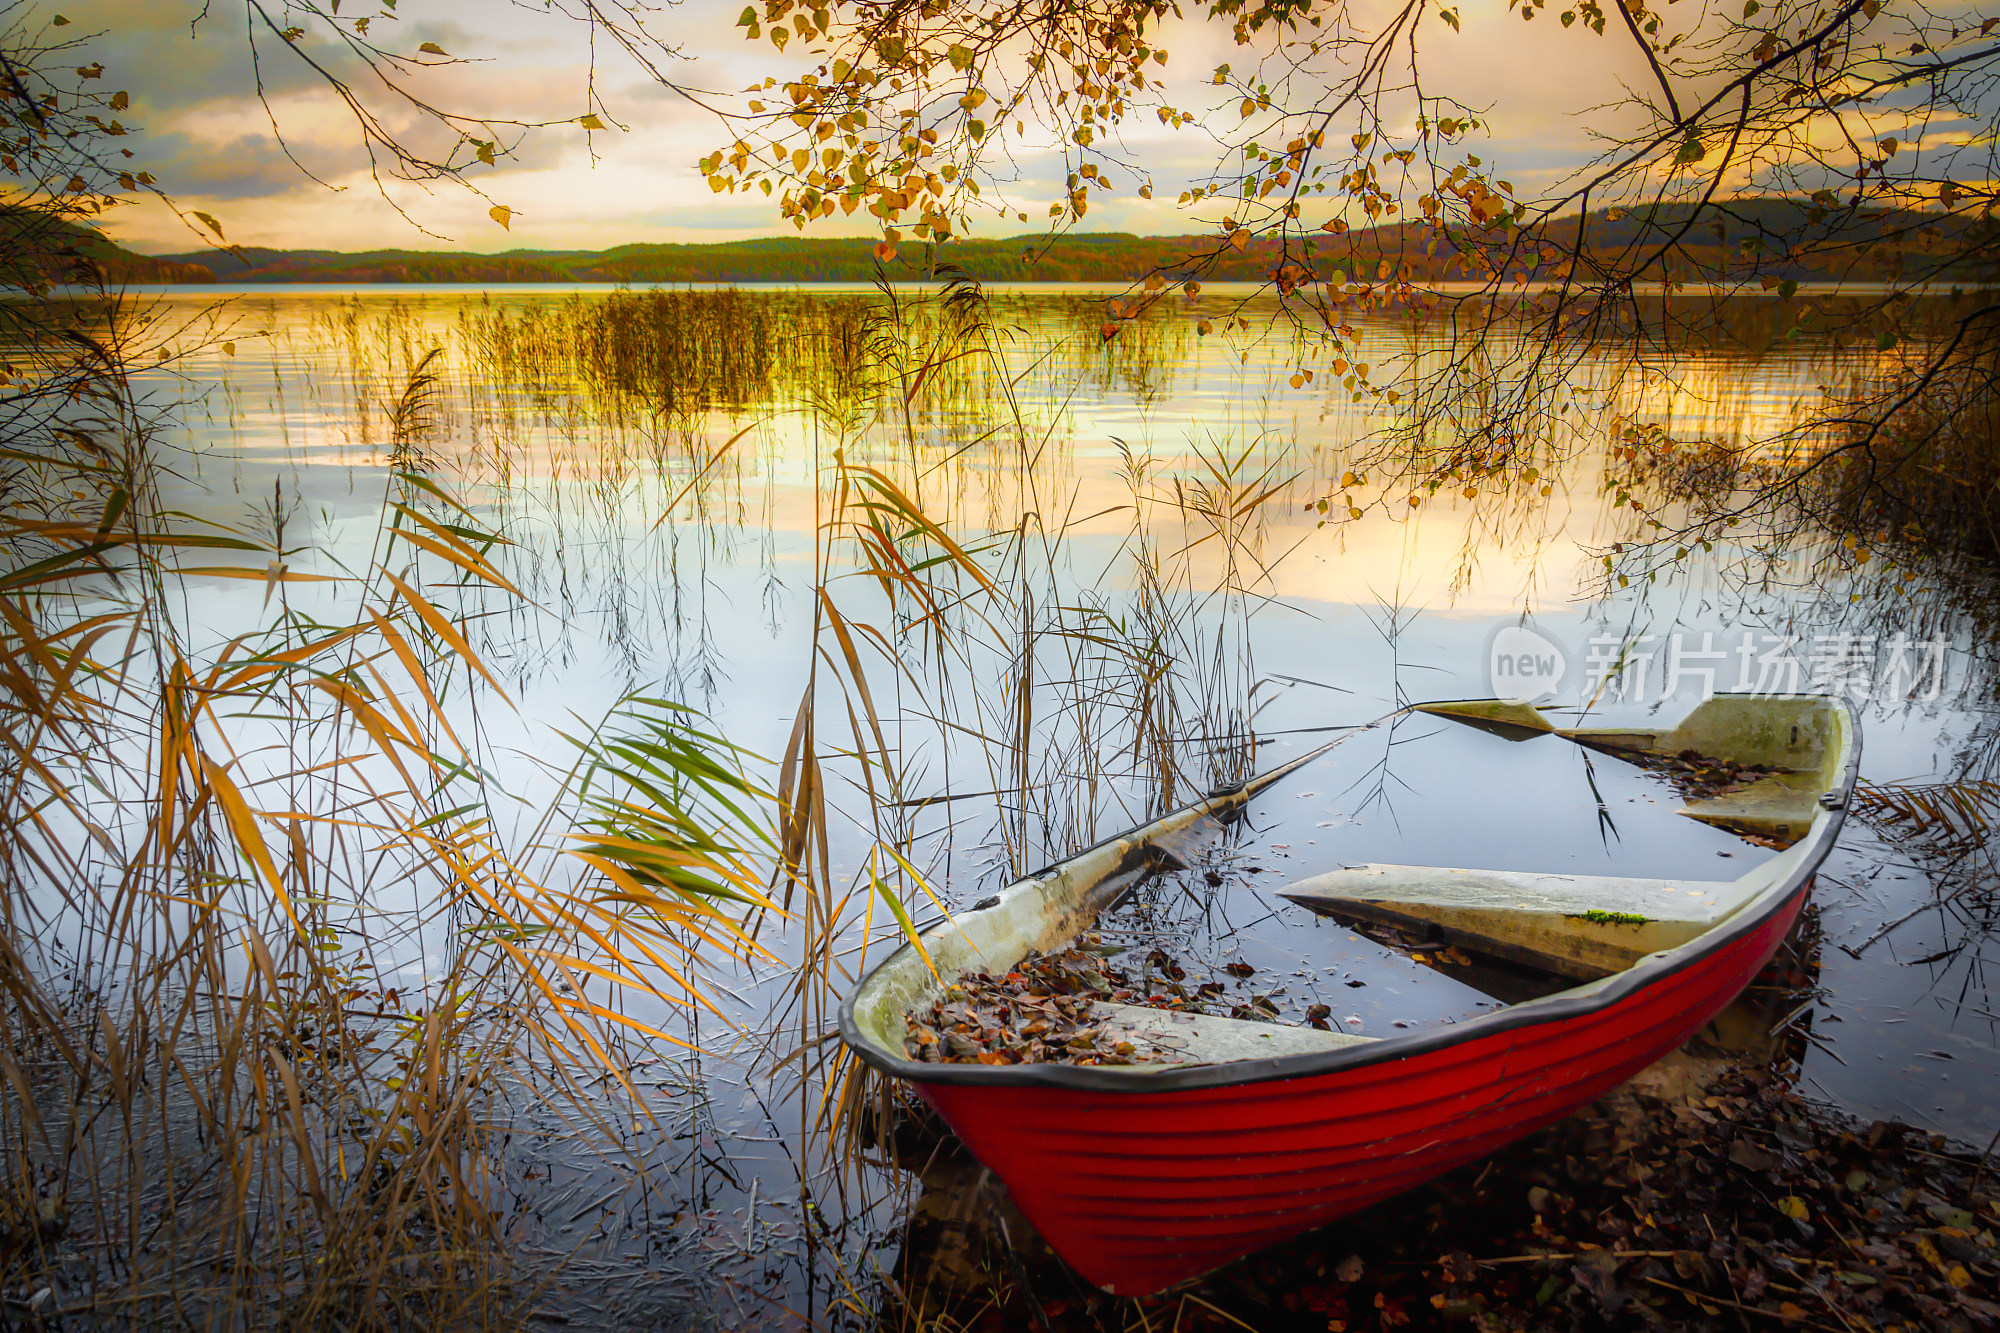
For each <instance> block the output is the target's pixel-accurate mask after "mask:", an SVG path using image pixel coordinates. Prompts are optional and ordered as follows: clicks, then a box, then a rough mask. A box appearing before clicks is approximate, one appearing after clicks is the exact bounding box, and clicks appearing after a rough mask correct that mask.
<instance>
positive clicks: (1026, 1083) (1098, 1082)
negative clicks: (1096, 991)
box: [840, 695, 1861, 1096]
mask: <svg viewBox="0 0 2000 1333" xmlns="http://www.w3.org/2000/svg"><path fill="white" fill-rule="evenodd" d="M1765 697H1771V698H1777V697H1794V698H1797V697H1817V698H1825V699H1827V700H1828V702H1830V703H1831V704H1832V705H1833V706H1834V707H1835V708H1837V709H1839V710H1840V712H1841V714H1842V720H1843V723H1844V725H1845V727H1846V729H1847V735H1846V737H1845V740H1846V747H1845V748H1846V755H1845V756H1844V758H1843V761H1842V764H1841V769H1840V776H1839V779H1838V780H1837V782H1836V783H1835V784H1834V785H1832V786H1831V787H1829V788H1828V789H1827V793H1826V794H1836V793H1837V794H1838V796H1839V798H1840V799H1839V801H1838V803H1837V804H1834V805H1832V806H1830V807H1825V808H1824V813H1823V816H1822V817H1820V818H1816V819H1815V820H1814V821H1813V826H1812V827H1811V829H1809V830H1808V831H1807V833H1806V836H1805V838H1803V839H1801V840H1800V841H1801V842H1803V843H1806V844H1807V846H1806V849H1805V851H1804V852H1803V853H1802V854H1801V855H1800V857H1799V861H1798V864H1797V865H1795V866H1794V867H1793V868H1792V870H1791V871H1790V872H1789V873H1787V874H1786V875H1785V877H1784V878H1783V879H1782V880H1780V881H1778V882H1777V883H1776V884H1774V885H1772V886H1771V887H1770V888H1767V889H1766V890H1764V892H1762V893H1761V894H1759V895H1758V896H1757V897H1756V898H1753V899H1751V900H1750V901H1749V902H1746V903H1744V904H1743V906H1742V907H1741V908H1740V909H1739V910H1737V911H1736V912H1734V913H1732V914H1731V915H1730V916H1729V917H1728V918H1727V919H1725V920H1723V921H1721V922H1718V923H1717V924H1716V925H1715V926H1713V927H1712V928H1710V929H1709V930H1707V931H1704V932H1703V933H1702V934H1701V935H1698V936H1696V937H1695V938H1694V939H1692V940H1689V941H1688V942H1687V943H1685V944H1681V945H1677V946H1675V947H1674V948H1672V949H1669V950H1664V951H1662V952H1659V953H1653V954H1648V955H1646V957H1644V958H1642V959H1640V960H1639V961H1638V962H1637V963H1634V964H1633V965H1632V966H1631V967H1629V968H1627V969H1625V970H1624V971H1622V972H1618V973H1614V974H1612V975H1610V976H1607V977H1603V978H1600V979H1599V980H1596V981H1591V982H1584V983H1581V984H1580V985H1578V986H1573V987H1571V988H1570V989H1568V990H1565V991H1559V992H1557V993H1556V994H1554V995H1549V996H1544V997H1542V998H1540V999H1535V1000H1528V1001H1524V1002H1523V1003H1520V1004H1514V1005H1509V1006H1507V1007H1506V1008H1504V1009H1496V1010H1494V1011H1493V1012H1491V1013H1485V1014H1478V1015H1475V1016H1474V1017H1472V1018H1468V1019H1465V1020H1464V1021H1462V1022H1459V1023H1455V1024H1449V1025H1446V1026H1442V1027H1438V1028H1433V1029H1430V1030H1427V1031H1421V1032H1412V1033H1408V1034H1406V1035H1403V1036H1396V1037H1385V1038H1382V1039H1380V1040H1377V1041H1372V1042H1365V1043H1359V1044H1356V1045H1353V1046H1346V1047H1342V1048H1340V1049H1338V1050H1331V1051H1316V1052H1308V1053H1305V1054H1300V1055H1282V1056H1273V1057H1271V1058H1268V1059H1263V1060H1231V1061H1223V1062H1220V1063H1215V1064H1205V1065H1185V1066H1168V1067H1164V1068H1160V1069H1158V1070H1153V1069H1146V1068H1143V1067H1137V1068H1135V1067H1132V1066H1095V1065H1064V1064H1018V1065H982V1064H963V1065H961V1064H930V1063H925V1062H919V1061H915V1060H909V1059H904V1058H900V1057H897V1056H893V1055H889V1054H886V1053H885V1052H884V1051H883V1050H882V1049H880V1048H878V1047H877V1046H876V1045H875V1044H874V1043H873V1042H872V1041H870V1040H869V1039H868V1038H867V1037H866V1036H865V1035H864V1034H863V1033H862V1032H861V1029H860V1024H859V1022H858V1021H857V1020H856V1018H855V1016H854V1007H855V1004H856V1003H857V1001H858V1000H859V999H860V996H861V992H862V990H863V989H864V988H865V987H866V986H867V984H868V981H869V979H870V978H871V977H873V976H874V975H875V974H876V973H878V972H880V971H882V970H883V969H884V968H887V967H889V966H890V965H891V964H893V963H894V962H895V961H896V960H897V959H898V958H900V957H901V956H902V955H904V954H907V953H910V952H912V949H911V946H910V945H909V943H907V942H905V943H904V944H903V945H902V947H901V948H899V949H897V950H896V952H895V953H892V954H890V955H889V957H887V958H885V959H883V960H882V962H880V963H878V964H876V966H874V967H872V968H870V969H869V970H868V971H867V972H865V973H863V974H862V976H861V979H860V980H859V981H858V982H856V983H855V985H854V987H853V988H852V989H850V990H849V991H848V993H847V994H846V995H845V996H844V997H843V998H842V999H841V1002H840V1038H841V1041H842V1043H844V1044H845V1045H846V1046H847V1047H848V1049H850V1050H852V1051H853V1052H854V1053H855V1054H856V1055H857V1056H859V1057H860V1058H861V1060H862V1061H863V1062H864V1063H865V1064H867V1065H868V1066H869V1067H871V1068H873V1069H876V1070H879V1071H881V1072H882V1073H884V1074H888V1075H891V1076H893V1077H895V1078H900V1079H904V1080H906V1081H908V1082H910V1083H913V1084H920V1085H921V1084H925V1083H937V1084H947V1085H956V1086H962V1087H966V1086H969V1087H996V1088H1000V1087H1005V1088H1020V1087H1036V1088H1048V1089H1066V1090H1070V1091H1076V1092H1106V1093H1116V1094H1120V1095H1138V1096H1144V1095H1148V1094H1154V1093H1167V1092H1188V1091H1198V1090H1202V1089H1215V1088H1229V1087H1236V1086H1240V1085H1243V1084H1250V1083H1271V1082H1281V1081H1285V1080H1289V1079H1298V1078H1312V1077H1317V1076H1320V1075H1324V1074H1335V1073H1341V1072H1345V1071H1347V1070H1351V1069H1360V1068H1366V1067H1368V1066H1370V1065H1378V1064H1388V1063H1391V1062H1393V1061H1397V1060H1403V1059H1408V1058H1411V1057H1413V1056H1419V1055H1428V1054H1430V1053H1432V1052H1434V1051H1438V1050H1442V1049H1445V1048H1447V1047H1451V1046H1456V1045H1462V1044H1466V1043H1470V1042H1473V1041H1477V1040H1480V1039H1483V1038H1487V1037H1493V1036H1498V1035H1502V1034H1505V1033H1508V1032H1512V1031H1514V1030H1516V1029H1519V1028H1528V1027H1535V1026H1538V1025H1540V1024H1543V1023H1560V1022H1567V1021H1569V1020H1571V1019H1574V1018H1579V1017H1587V1016H1588V1015H1590V1014H1593V1013H1596V1012H1598V1011H1600V1010H1605V1009H1609V1008H1612V1007H1614V1006H1615V1005H1617V1004H1619V1003H1622V1002H1623V1001H1625V1000H1628V999H1630V998H1632V997H1633V996H1634V995H1636V994H1638V993H1640V992H1642V991H1644V990H1645V989H1646V988H1647V987H1649V986H1652V985H1654V984H1656V983H1658V982H1660V981H1662V980H1664V979H1666V978H1668V977H1671V976H1673V975H1674V974H1676V973H1678V972H1681V971H1683V970H1685V969H1687V968H1689V967H1692V966H1695V965H1696V964H1698V963H1700V962H1701V961H1703V960H1704V959H1706V958H1707V957H1708V956H1709V955H1711V954H1713V953H1716V952H1718V951H1720V950H1722V949H1723V948H1726V947H1727V946H1728V945H1730V944H1732V943H1734V942H1735V941H1737V940H1738V939H1740V938H1743V937H1745V936H1747V935H1751V934H1754V933H1755V932H1756V931H1757V930H1759V929H1761V928H1762V927H1763V926H1764V924H1765V923H1766V922H1768V921H1769V920H1770V919H1771V918H1772V917H1773V916H1775V915H1777V914H1778V913H1779V912H1780V911H1782V910H1783V909H1784V907H1785V904H1787V903H1789V902H1790V901H1791V900H1792V898H1793V897H1794V896H1795V895H1797V894H1798V893H1799V892H1800V891H1801V890H1802V889H1803V888H1804V887H1805V885H1806V884H1807V883H1809V882H1810V881H1811V880H1812V878H1813V876H1814V875H1816V874H1818V873H1819V868H1820V865H1821V864H1822V863H1823V862H1824V861H1825V860H1826V858H1827V855H1828V854H1829V853H1830V852H1832V850H1833V846H1834V843H1835V842H1836V841H1838V839H1839V837H1840V831H1841V828H1842V827H1843V826H1844V825H1845V824H1846V822H1847V812H1848V808H1849V806H1850V805H1851V803H1852V799H1853V793H1854V785H1855V783H1856V781H1857V780H1858V779H1859V777H1860V769H1861V720H1860V718H1859V717H1857V716H1856V715H1855V711H1854V710H1853V709H1852V708H1850V707H1848V706H1847V702H1846V700H1844V699H1842V698H1839V697H1838V696H1828V695H1821V696H1765ZM1295 766H1296V765H1295V764H1293V765H1284V766H1281V771H1283V770H1288V769H1290V768H1292V767H1295ZM1254 782H1255V779H1252V783H1253V784H1254ZM1246 785H1249V784H1246ZM1226 795H1227V794H1226V793H1217V794H1215V795H1212V796H1210V797H1209V798H1207V799H1206V800H1203V801H1197V802H1192V803H1190V804H1188V805H1185V806H1182V807H1181V808H1180V809H1178V810H1176V811H1173V812H1170V813H1169V814H1167V815H1164V816H1162V817H1161V820H1165V819H1171V818H1174V817H1175V816H1178V815H1183V814H1188V813H1190V812H1194V811H1200V812H1201V813H1204V814H1205V813H1208V812H1209V811H1210V810H1212V809H1213V807H1214V806H1215V805H1216V804H1217V802H1218V800H1220V799H1224V798H1225V797H1226ZM1161 820H1155V821H1151V822H1153V823H1158V822H1161ZM1134 831H1135V830H1131V829H1128V830H1126V831H1125V832H1124V833H1121V834H1117V835H1115V836H1113V837H1109V838H1105V839H1103V840H1102V841H1100V842H1097V843H1093V844H1092V845H1091V846H1089V847H1086V848H1083V849H1081V850H1079V851H1077V852H1074V853H1072V854H1071V855H1070V856H1067V857H1065V858H1063V860H1061V861H1058V862H1056V863H1054V864H1053V865H1050V866H1047V867H1044V868H1043V869H1041V870H1038V871H1036V872H1035V873H1034V874H1032V875H1026V876H1023V877H1022V878H1021V879H1020V880H1017V881H1015V883H1017V884H1019V883H1028V882H1031V881H1034V880H1037V879H1043V878H1046V877H1047V876H1049V875H1051V874H1054V873H1056V872H1057V871H1059V870H1060V868H1061V867H1062V866H1064V865H1066V864H1068V863H1069V862H1071V861H1074V860H1076V859H1077V858H1078V857H1082V856H1085V855H1088V854H1089V853H1090V852H1093V851H1096V850H1098V849H1100V848H1104V847H1108V846H1111V845H1113V844H1115V843H1117V842H1119V841H1122V840H1123V839H1125V838H1128V837H1130V836H1131V835H1132V833H1133V832H1134ZM1787 850H1790V849H1787ZM1746 873H1755V871H1754V870H1753V871H1750V872H1746ZM1579 992H1583V993H1581V994H1579ZM1731 998H1732V999H1733V998H1734V997H1733V996H1732V997H1731Z"/></svg>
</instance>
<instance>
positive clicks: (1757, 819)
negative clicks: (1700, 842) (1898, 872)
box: [1417, 694, 1838, 846]
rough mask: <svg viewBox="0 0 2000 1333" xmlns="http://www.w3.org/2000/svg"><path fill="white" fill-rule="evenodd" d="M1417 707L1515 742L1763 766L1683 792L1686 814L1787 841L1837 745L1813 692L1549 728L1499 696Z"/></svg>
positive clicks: (1827, 713)
mask: <svg viewBox="0 0 2000 1333" xmlns="http://www.w3.org/2000/svg"><path fill="white" fill-rule="evenodd" d="M1417 711H1418V712H1422V713H1429V714H1431V715H1432V716H1435V717H1445V718H1450V719H1452V720H1453V721H1456V722H1463V723H1465V724H1467V725H1468V726H1473V727H1478V728H1480V729H1481V730H1484V731H1492V732H1497V733H1499V734H1500V735H1503V736H1507V737H1509V738H1510V739H1513V740H1531V739H1533V738H1534V737H1536V736H1550V735H1553V736H1561V737H1563V738H1564V739H1566V740H1571V741H1575V742H1576V743H1577V744H1579V745H1586V746H1589V747H1590V748H1591V749H1593V750H1603V751H1605V752H1607V753H1610V754H1616V755H1642V756H1645V757H1647V758H1651V759H1669V760H1670V759H1675V758H1677V757H1679V756H1681V755H1683V754H1686V753H1688V752H1693V753H1695V754H1700V755H1705V756H1708V757H1710V758H1713V759H1723V760H1729V761H1731V762H1734V763H1737V764H1741V765H1744V766H1745V767H1752V766H1755V767H1761V768H1764V769H1767V770H1770V771H1768V772H1766V773H1763V774H1759V775H1751V774H1745V775H1744V782H1743V785H1742V786H1740V787H1739V788H1738V789H1737V790H1735V791H1729V792H1722V793H1720V794H1718V795H1714V796H1702V797H1693V798H1690V799H1689V800H1688V802H1687V804H1686V805H1685V806H1683V807H1682V809H1681V813H1682V814H1684V815H1686V816H1687V817H1688V818H1690V819H1699V820H1701V821H1702V822H1703V823H1705V824H1713V825H1715V826H1716V827H1717V828H1724V829H1728V830H1730V831H1731V832H1733V833H1751V834H1755V835H1757V836H1759V837H1765V838H1770V839H1772V840H1773V841H1775V842H1777V843H1778V844H1780V845H1781V846H1789V845H1790V844H1791V843H1793V842H1795V841H1797V840H1798V839H1799V838H1802V837H1804V836H1805V833H1806V830H1807V829H1809V828H1811V827H1812V822H1813V819H1814V817H1815V816H1816V815H1817V814H1818V813H1819V796H1820V793H1822V792H1824V791H1826V790H1827V789H1828V787H1829V786H1830V784H1831V783H1832V782H1833V781H1834V778H1835V774H1834V772H1833V771H1832V766H1833V765H1834V764H1835V763H1837V760H1838V747H1837V746H1835V745H1833V744H1831V740H1832V738H1833V736H1834V735H1835V730H1834V723H1833V721H1832V713H1831V710H1830V709H1829V707H1828V705H1827V701H1826V700H1825V699H1823V698H1821V697H1820V696H1818V695H1743V694H1718V695H1715V696H1714V697H1713V698H1710V699H1708V700H1706V701H1704V702H1703V703H1702V704H1700V705H1699V706H1698V707H1696V708H1695V709H1694V711H1693V712H1691V713H1689V714H1688V715H1687V716H1686V717H1685V718H1683V719H1681V721H1680V723H1679V724H1678V725H1677V726H1674V727H1671V728H1665V729H1633V728H1629V727H1581V728H1573V727H1557V726H1554V725H1552V724H1551V723H1550V722H1549V720H1548V719H1547V718H1546V717H1544V716H1543V715H1542V712H1541V710H1540V709H1538V708H1536V707H1535V706H1534V705H1533V704H1530V703H1525V702H1522V701H1520V700H1506V699H1455V700H1444V701H1440V702H1437V703H1428V704H1418V705H1417Z"/></svg>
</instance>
